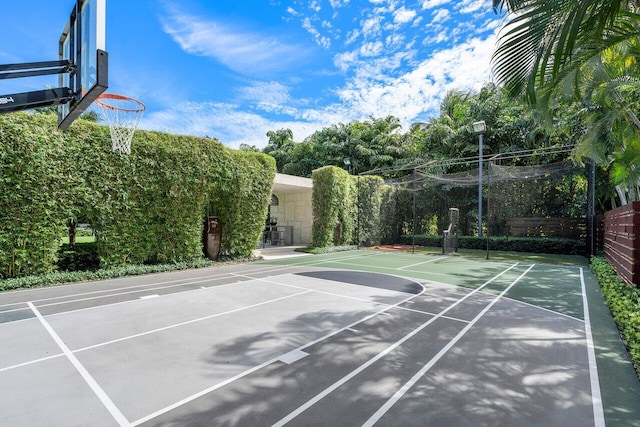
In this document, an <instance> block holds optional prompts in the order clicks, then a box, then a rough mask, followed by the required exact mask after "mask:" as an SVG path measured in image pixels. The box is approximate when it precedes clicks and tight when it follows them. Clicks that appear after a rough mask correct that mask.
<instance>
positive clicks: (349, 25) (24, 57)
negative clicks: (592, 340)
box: [0, 0, 504, 148]
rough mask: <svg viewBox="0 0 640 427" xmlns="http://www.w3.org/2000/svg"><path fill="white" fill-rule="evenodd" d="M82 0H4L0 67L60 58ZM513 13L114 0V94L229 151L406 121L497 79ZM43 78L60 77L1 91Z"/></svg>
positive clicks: (311, 1)
mask: <svg viewBox="0 0 640 427" xmlns="http://www.w3.org/2000/svg"><path fill="white" fill-rule="evenodd" d="M74 2H75V0H56V1H52V0H20V1H13V0H12V1H8V0H7V1H3V2H1V3H0V15H1V16H3V37H2V41H0V63H1V64H6V63H18V62H30V61H43V60H52V59H57V51H58V46H57V43H58V39H59V37H60V33H61V31H62V29H63V27H64V25H65V23H66V21H67V19H68V15H69V12H70V11H71V8H72V6H73V4H74ZM503 23H504V20H503V18H502V17H501V16H498V15H496V14H494V12H493V10H492V8H491V0H415V1H409V0H406V1H403V0H260V1H258V0H245V1H238V0H131V1H124V0H107V24H106V26H107V36H106V50H107V51H108V52H109V61H110V63H109V66H110V68H109V83H110V84H109V90H108V91H109V92H111V93H118V94H123V95H129V96H133V97H135V98H137V99H140V100H141V101H143V102H144V103H145V104H146V105H147V111H146V113H145V116H144V119H143V121H142V123H141V125H140V127H141V128H144V129H150V130H160V131H168V132H172V133H178V134H189V135H200V136H204V135H207V136H210V137H215V138H217V139H219V140H220V141H221V142H223V143H224V144H225V145H228V146H230V147H233V148H237V147H238V145H239V144H241V143H246V144H250V145H256V146H258V147H260V148H261V147H264V146H265V145H266V144H267V141H268V139H267V137H266V132H267V131H269V130H277V129H282V128H289V129H291V130H292V131H293V134H294V140H296V141H302V140H303V139H304V138H306V137H307V136H309V135H310V134H312V133H313V132H314V131H316V130H318V129H321V128H323V127H326V126H330V125H332V124H337V123H340V122H341V123H348V122H350V121H352V120H364V119H367V118H368V117H370V116H374V117H385V116H387V115H393V116H396V117H398V118H399V119H400V120H401V122H402V124H403V126H404V128H405V129H407V128H408V126H409V125H410V124H411V123H413V122H419V121H426V120H428V119H429V118H431V117H435V116H438V114H439V105H440V100H441V98H442V97H443V96H444V95H445V94H446V92H447V91H448V90H450V89H479V88H480V87H481V86H482V84H484V83H486V82H488V81H491V79H492V77H491V70H490V58H491V54H492V52H493V50H494V48H495V41H496V35H497V33H498V31H499V29H500V27H501V25H502V24H503ZM46 85H51V86H57V78H56V77H46V78H44V77H43V78H30V79H15V80H10V81H9V80H4V81H0V94H9V93H15V92H22V91H30V90H39V89H42V88H44V87H45V86H46Z"/></svg>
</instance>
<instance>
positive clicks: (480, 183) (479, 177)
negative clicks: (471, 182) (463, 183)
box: [478, 133, 483, 237]
mask: <svg viewBox="0 0 640 427" xmlns="http://www.w3.org/2000/svg"><path fill="white" fill-rule="evenodd" d="M482 136H483V135H482V133H479V134H478V139H479V140H480V156H479V158H478V159H479V163H478V237H482Z"/></svg>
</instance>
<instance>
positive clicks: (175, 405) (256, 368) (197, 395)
mask: <svg viewBox="0 0 640 427" xmlns="http://www.w3.org/2000/svg"><path fill="white" fill-rule="evenodd" d="M405 279H406V277H405ZM409 280H413V279H409ZM414 282H415V283H416V284H417V285H419V286H421V287H422V290H423V292H424V290H425V288H424V285H423V284H422V283H419V282H417V281H414ZM423 292H421V293H419V294H415V295H411V296H409V297H407V298H405V299H404V300H402V301H398V302H397V303H396V304H395V305H399V304H404V303H405V302H406V301H409V300H411V299H413V298H416V297H417V296H419V295H422V293H423ZM391 308H392V307H391V306H390V307H385V308H383V309H381V310H378V311H376V312H374V313H372V314H370V315H367V316H365V317H363V318H362V319H358V320H356V321H354V322H352V323H350V324H348V325H346V326H344V327H342V328H339V329H336V330H335V331H332V332H329V333H327V334H325V335H323V336H321V337H319V338H316V339H315V340H313V341H310V342H308V343H306V344H303V345H301V346H298V347H296V348H294V349H290V350H288V351H287V352H285V353H283V354H287V353H290V352H292V351H303V350H304V349H306V348H308V347H311V346H312V345H315V344H317V343H319V342H322V341H324V340H326V339H329V338H331V337H333V336H335V335H338V334H339V333H341V332H344V331H346V330H350V329H351V328H353V327H354V326H356V325H358V324H360V323H362V322H366V321H367V320H369V319H372V318H374V317H376V316H378V315H379V314H380V313H383V312H385V311H387V310H390V309H391ZM283 354H280V355H278V356H276V357H274V358H272V359H269V360H267V361H265V362H263V363H261V364H259V365H256V366H254V367H253V368H250V369H247V370H245V371H243V372H240V373H239V374H237V375H235V376H233V377H231V378H228V379H226V380H224V381H222V382H219V383H217V384H214V385H212V386H211V387H208V388H206V389H204V390H201V391H199V392H198V393H195V394H193V395H191V396H187V397H185V398H184V399H182V400H180V401H178V402H175V403H173V404H171V405H168V406H166V407H165V408H161V409H159V410H157V411H156V412H153V413H151V414H149V415H147V416H145V417H142V418H140V419H138V420H136V421H133V422H132V423H131V426H132V427H135V426H138V425H140V424H142V423H145V422H147V421H149V420H152V419H154V418H156V417H159V416H160V415H162V414H166V413H167V412H169V411H172V410H173V409H176V408H179V407H180V406H183V405H185V404H187V403H189V402H192V401H193V400H195V399H198V398H200V397H202V396H205V395H207V394H209V393H211V392H212V391H215V390H217V389H219V388H221V387H224V386H225V385H227V384H231V383H232V382H234V381H237V380H239V379H241V378H243V377H245V376H247V375H250V374H252V373H254V372H256V371H259V370H260V369H262V368H265V367H267V366H269V365H271V364H273V363H275V362H278V361H279V360H280V358H281V357H282V355H283Z"/></svg>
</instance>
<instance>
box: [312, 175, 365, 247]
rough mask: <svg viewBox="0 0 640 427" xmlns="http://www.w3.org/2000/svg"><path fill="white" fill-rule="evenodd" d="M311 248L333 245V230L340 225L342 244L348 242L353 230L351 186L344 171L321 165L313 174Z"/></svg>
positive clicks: (351, 181)
mask: <svg viewBox="0 0 640 427" xmlns="http://www.w3.org/2000/svg"><path fill="white" fill-rule="evenodd" d="M311 177H312V179H313V193H312V204H313V225H312V235H313V237H312V239H313V246H316V247H325V246H333V245H334V229H335V227H336V224H338V223H340V224H342V242H338V244H340V243H344V244H349V243H352V239H353V234H354V231H355V221H354V219H355V203H354V198H355V197H354V192H355V189H354V187H355V183H354V179H353V177H352V176H350V175H349V174H348V173H347V172H346V171H345V170H343V169H340V168H338V167H335V166H325V167H323V168H320V169H316V170H314V171H313V173H312V175H311Z"/></svg>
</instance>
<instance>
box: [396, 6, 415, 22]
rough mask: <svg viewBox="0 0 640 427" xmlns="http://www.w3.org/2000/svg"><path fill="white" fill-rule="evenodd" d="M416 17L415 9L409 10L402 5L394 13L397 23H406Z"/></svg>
mask: <svg viewBox="0 0 640 427" xmlns="http://www.w3.org/2000/svg"><path fill="white" fill-rule="evenodd" d="M415 17H416V11H415V10H408V9H405V7H404V6H402V7H401V8H400V9H398V10H396V12H395V13H394V14H393V21H394V22H395V23H396V24H406V23H407V22H411V20H412V19H413V18H415Z"/></svg>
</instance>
